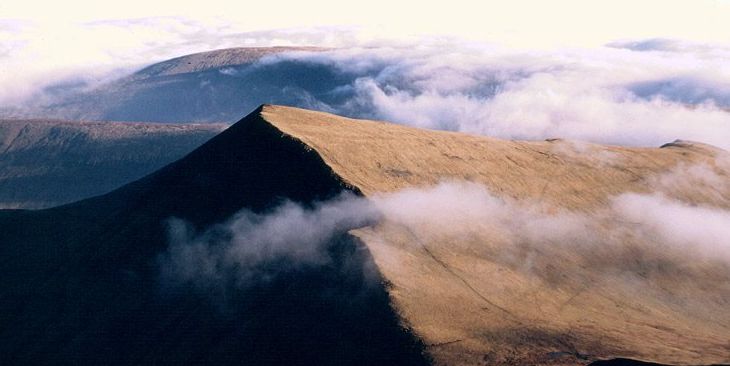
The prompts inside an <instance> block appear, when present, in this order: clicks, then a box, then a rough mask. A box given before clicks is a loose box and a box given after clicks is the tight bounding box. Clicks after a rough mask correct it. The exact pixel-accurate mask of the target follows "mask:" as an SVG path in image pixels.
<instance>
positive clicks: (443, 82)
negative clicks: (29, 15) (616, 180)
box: [0, 17, 730, 148]
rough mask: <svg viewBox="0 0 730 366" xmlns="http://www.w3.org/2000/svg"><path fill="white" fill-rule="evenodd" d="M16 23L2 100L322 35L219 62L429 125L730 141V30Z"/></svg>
mask: <svg viewBox="0 0 730 366" xmlns="http://www.w3.org/2000/svg"><path fill="white" fill-rule="evenodd" d="M13 27H15V28H13ZM13 27H6V28H8V29H11V31H10V33H8V34H11V36H10V38H12V41H13V42H14V43H13V42H8V43H6V44H17V45H21V46H17V47H16V48H17V49H16V50H15V51H12V55H11V57H6V58H4V59H3V58H0V67H3V68H4V69H9V70H16V72H11V73H4V74H3V75H2V76H0V85H7V86H10V87H8V88H3V89H2V90H3V91H2V92H0V106H6V107H7V106H17V105H19V103H20V102H22V101H24V100H25V101H31V102H32V103H31V104H34V105H42V104H44V102H49V101H50V102H49V103H46V104H52V102H57V103H59V104H60V105H67V103H65V102H64V99H63V97H62V95H63V92H64V91H67V92H73V91H78V90H82V91H85V90H93V88H94V87H96V86H98V85H100V84H104V83H106V82H109V81H110V80H112V79H114V78H115V77H119V76H120V75H122V74H124V73H125V72H128V71H129V70H130V69H132V68H134V67H139V66H141V65H142V64H144V63H146V62H151V61H159V60H162V59H165V58H168V57H173V56H178V55H181V54H186V53H191V52H196V51H204V50H209V49H216V48H224V47H233V46H270V45H319V46H328V47H339V49H335V50H331V51H329V52H317V53H312V52H310V53H306V52H299V53H289V54H281V55H274V56H269V57H266V58H265V59H263V60H261V61H260V62H259V63H258V64H256V65H249V66H244V67H240V68H235V67H230V68H227V69H225V70H222V73H221V74H220V75H221V76H222V77H224V78H226V80H230V79H233V80H235V78H236V77H237V74H238V77H240V76H241V75H251V74H253V73H261V75H268V76H266V77H267V78H268V79H266V78H264V77H262V78H260V80H256V82H258V83H261V84H260V85H258V84H257V85H252V84H250V83H251V79H250V78H249V79H245V78H244V79H242V80H243V81H241V82H246V83H247V84H246V85H251V87H250V88H247V90H270V89H271V85H275V86H276V87H277V88H278V89H277V92H276V93H275V92H274V91H271V94H272V95H269V94H265V93H264V94H262V95H261V98H264V100H261V102H269V103H272V102H274V103H275V102H277V101H278V102H283V103H288V104H293V105H296V106H300V107H306V108H315V109H319V110H324V111H328V112H334V113H339V114H344V115H348V116H352V117H362V118H376V119H384V120H389V121H393V122H397V123H403V124H409V125H413V126H417V127H423V128H431V129H443V130H452V131H461V132H467V133H474V134H483V135H490V136H495V137H502V138H512V139H529V140H539V139H546V138H555V137H560V138H568V139H577V140H585V141H591V142H600V143H611V144H620V145H641V146H659V145H661V144H664V143H666V142H669V141H673V140H675V139H687V140H697V141H700V142H706V143H710V144H713V145H716V146H720V147H724V148H730V142H728V141H730V111H728V108H729V107H730V62H728V60H730V46H729V45H726V44H711V43H692V42H689V41H677V40H670V39H649V40H639V41H624V42H616V43H612V44H609V46H608V47H597V48H572V49H567V48H553V49H529V48H521V49H520V48H517V49H516V48H510V47H504V46H500V45H497V44H490V43H485V42H470V41H465V40H463V39H457V38H453V37H451V38H445V37H442V38H439V37H420V38H400V39H388V38H384V37H382V36H378V35H373V34H369V33H368V32H367V31H366V30H364V29H359V28H355V27H322V28H306V29H281V30H270V31H255V32H250V31H248V32H246V31H242V30H241V28H238V27H236V26H235V25H232V24H230V23H226V22H223V21H220V22H216V21H209V22H202V21H192V20H189V19H186V18H175V17H164V18H144V19H132V20H124V19H121V20H106V21H95V22H87V23H82V24H75V25H67V24H65V25H63V27H65V28H67V29H65V30H64V31H62V32H59V34H63V35H73V37H66V36H63V37H60V36H59V38H58V39H53V40H44V39H43V36H42V35H45V34H47V33H49V31H50V30H49V29H44V28H43V27H48V26H47V25H38V24H25V25H23V27H25V28H24V30H23V31H16V30H17V25H16V26H13ZM13 29H15V30H13ZM6 38H7V37H6ZM22 45H24V46H22ZM70 49H74V50H77V51H78V52H68V50H70ZM5 52H6V53H7V52H11V51H5ZM3 60H4V61H3ZM80 65H83V66H86V69H85V71H83V72H82V71H81V69H79V66H80ZM311 65H314V66H316V67H318V68H319V69H318V70H327V71H326V72H325V71H322V74H321V75H319V74H317V75H314V76H312V77H309V79H307V77H308V75H313V74H312V73H313V72H315V71H316V70H314V71H313V70H312V69H311V68H308V67H309V66H311ZM277 67H280V68H279V69H276V68H277ZM267 70H268V71H269V73H266V71H267ZM271 70H276V71H277V72H270V71H271ZM284 75H286V76H284ZM315 76H316V77H315ZM287 83H289V84H287ZM69 85H71V86H73V87H71V88H68V87H67V86H69ZM209 86H210V88H208V90H211V91H209V92H210V93H213V91H212V90H217V89H216V88H215V87H214V85H213V84H210V85H209ZM267 87H268V89H267ZM201 90H204V88H201ZM190 92H193V91H190ZM200 92H201V93H203V92H204V91H200ZM71 95H72V96H73V98H77V99H78V98H79V96H78V95H79V94H78V93H77V94H73V93H71ZM250 98H254V99H256V97H250ZM266 98H269V99H270V98H273V100H269V99H266ZM82 99H83V98H82ZM233 99H234V98H231V100H233ZM257 101H259V100H258V99H257ZM252 103H253V102H252ZM170 108H175V106H170ZM229 109H230V110H231V111H232V110H235V108H229ZM41 110H43V111H47V109H41ZM161 110H165V108H161ZM219 112H220V111H216V113H219ZM226 112H227V113H231V112H230V111H228V110H226ZM216 113H212V114H213V115H215V116H219V115H220V114H216ZM245 113H246V111H241V112H240V114H241V115H243V114H245ZM82 114H83V113H82ZM237 117H240V116H237ZM160 118H162V117H160Z"/></svg>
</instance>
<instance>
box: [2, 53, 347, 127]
mask: <svg viewBox="0 0 730 366" xmlns="http://www.w3.org/2000/svg"><path fill="white" fill-rule="evenodd" d="M325 50H326V49H322V48H315V47H249V48H230V49H222V50H216V51H210V52H203V53H196V54H191V55H187V56H182V57H177V58H173V59H170V60H167V61H163V62H160V63H156V64H153V65H150V66H147V67H145V68H143V69H142V70H139V71H137V72H135V73H133V74H131V75H128V76H124V77H121V78H118V79H116V80H113V81H110V82H108V83H105V84H101V85H96V86H90V85H87V84H86V83H83V82H72V81H67V82H62V83H60V84H58V85H52V86H50V87H48V88H46V89H45V90H44V91H43V92H42V95H43V97H37V98H35V99H36V100H38V102H35V103H31V104H29V105H25V106H22V107H15V108H4V109H0V117H5V118H7V117H12V118H55V119H64V120H87V121H132V122H178V123H185V122H227V123H233V122H235V121H237V120H238V119H239V118H240V116H241V115H243V114H245V113H247V112H248V111H251V110H253V109H254V108H256V107H257V106H258V105H260V104H261V103H263V102H274V103H281V104H292V105H299V106H303V107H307V106H309V107H312V105H311V103H312V101H313V100H315V99H316V98H324V99H323V100H335V99H337V98H340V97H339V96H337V95H331V94H332V90H333V89H334V88H335V87H336V86H338V85H341V84H343V79H345V78H347V80H350V79H351V78H353V77H354V76H351V75H344V74H342V73H341V72H339V71H338V70H337V69H336V68H334V67H331V66H329V65H316V64H313V63H309V62H307V61H303V60H287V59H282V60H277V59H273V60H274V61H275V62H259V61H261V60H262V59H264V58H266V57H270V58H271V57H275V56H277V55H283V54H287V53H293V52H297V53H315V52H322V51H325Z"/></svg>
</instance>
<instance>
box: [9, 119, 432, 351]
mask: <svg viewBox="0 0 730 366" xmlns="http://www.w3.org/2000/svg"><path fill="white" fill-rule="evenodd" d="M342 191H352V192H355V193H357V190H353V188H352V187H349V186H347V185H345V184H344V183H343V182H342V181H340V180H339V179H338V178H337V177H336V176H335V175H333V174H332V171H331V170H330V169H329V168H328V167H327V166H326V165H325V164H323V163H322V161H321V159H320V158H319V157H318V156H317V154H315V153H314V152H313V151H311V150H307V149H304V148H303V146H302V145H301V143H299V142H297V141H295V140H293V139H291V138H288V137H286V136H283V135H282V134H281V133H280V132H279V131H278V130H276V129H275V128H273V127H272V126H271V125H269V124H267V123H265V122H263V120H262V119H261V118H260V117H259V116H258V113H254V114H252V115H251V116H249V117H248V118H246V119H244V120H242V121H241V122H239V123H238V124H236V125H235V126H233V127H231V128H230V129H228V130H227V131H225V132H224V133H222V134H220V135H219V136H217V137H215V138H214V139H212V140H211V141H209V142H208V143H206V144H205V145H203V146H202V147H200V148H199V149H197V150H196V151H194V152H193V153H191V154H190V155H189V156H187V157H186V158H185V159H183V160H180V161H178V162H176V163H174V164H172V165H169V166H167V167H165V168H164V169H162V170H160V171H158V172H157V173H155V174H152V175H150V176H148V177H146V178H144V179H142V180H140V181H137V182H135V183H132V184H130V185H127V186H125V187H123V188H121V189H119V190H117V191H114V192H112V193H110V194H107V195H105V196H101V197H98V198H93V199H90V200H86V201H82V202H79V203H76V204H72V205H67V206H62V207H59V208H54V209H48V210H43V211H28V212H12V211H6V212H2V211H0V243H2V245H1V246H0V258H1V259H0V261H2V264H1V266H2V268H3V271H4V273H6V275H7V276H6V278H5V280H4V281H2V284H1V285H0V314H1V315H0V324H2V327H0V363H2V364H6V365H7V364H17V365H20V364H90V365H91V364H93V365H96V364H221V365H226V364H255V365H258V364H302V365H304V364H419V363H422V362H423V358H422V356H421V355H420V349H419V347H418V344H417V343H416V342H415V340H414V339H413V338H412V337H411V336H410V335H409V334H408V333H407V332H405V331H404V330H403V329H402V328H401V326H400V325H399V324H398V319H397V318H396V317H395V315H394V314H393V313H392V311H391V309H390V307H389V305H388V304H389V299H388V296H387V293H386V292H385V290H384V289H383V288H382V286H381V282H380V281H379V280H378V278H377V272H376V271H375V269H374V267H373V264H372V259H371V258H370V257H369V255H368V253H367V251H363V250H359V249H358V244H356V243H355V241H354V240H353V239H352V238H350V237H348V236H344V235H336V236H335V238H334V239H333V240H332V242H331V244H330V247H329V249H328V250H329V251H330V252H331V253H332V257H333V258H336V260H333V261H332V262H331V263H329V264H327V265H324V266H317V267H314V268H308V267H297V268H293V269H291V270H282V271H280V272H279V275H278V276H277V277H276V278H273V279H270V280H269V281H266V282H265V283H264V282H262V283H260V284H257V283H255V282H254V283H250V284H248V285H247V287H246V288H245V289H240V288H238V287H237V286H235V285H232V287H231V288H226V289H224V290H225V291H223V292H225V293H229V294H230V296H224V297H217V296H211V294H210V293H207V292H206V291H202V292H201V290H199V289H195V288H192V287H185V286H183V287H179V286H168V285H167V284H166V283H165V281H164V280H161V278H160V273H159V265H158V260H159V255H161V253H162V252H164V250H165V248H166V247H167V234H166V231H167V227H166V226H167V220H168V219H170V218H172V217H175V218H180V219H184V220H186V221H187V222H188V223H190V224H191V225H192V226H193V227H194V228H204V227H206V226H208V225H210V224H212V223H215V222H220V221H222V220H224V219H225V218H227V217H229V216H231V215H232V214H234V213H235V212H236V211H238V210H239V209H241V208H247V209H249V210H251V211H253V212H263V211H266V210H267V209H269V208H270V207H272V206H273V205H276V204H278V202H279V200H280V199H282V198H284V197H286V198H288V199H290V200H292V201H295V202H302V203H305V204H306V203H308V202H312V201H315V200H323V199H327V198H330V197H333V196H335V195H337V194H339V193H340V192H342ZM343 234H344V233H343ZM211 299H212V300H211Z"/></svg>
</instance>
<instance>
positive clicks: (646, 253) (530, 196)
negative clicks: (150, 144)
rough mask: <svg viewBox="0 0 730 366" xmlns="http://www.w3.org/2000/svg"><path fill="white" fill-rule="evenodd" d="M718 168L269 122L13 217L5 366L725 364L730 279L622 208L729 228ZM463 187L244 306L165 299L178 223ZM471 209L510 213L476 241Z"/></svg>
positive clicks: (212, 222)
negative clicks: (669, 211)
mask: <svg viewBox="0 0 730 366" xmlns="http://www.w3.org/2000/svg"><path fill="white" fill-rule="evenodd" d="M718 154H722V152H719V151H715V150H712V149H705V148H697V146H696V145H692V144H687V143H681V144H675V146H669V147H666V148H663V149H647V148H624V147H612V146H600V145H593V144H585V143H575V142H569V141H561V140H554V141H547V142H520V141H502V140H497V139H491V138H484V137H476V136H468V135H464V134H457V133H448V132H433V131H424V130H419V129H413V128H407V127H403V126H397V125H390V124H385V123H382V122H372V121H357V120H351V119H346V118H341V117H337V116H333V115H329V114H324V113H318V112H311V111H304V110H299V109H293V108H286V107H277V106H263V107H262V108H260V109H258V110H257V111H255V112H254V113H252V114H251V115H249V116H248V117H246V118H244V119H243V120H242V121H240V122H239V123H237V124H236V125H234V126H232V127H231V128H229V129H228V130H226V131H225V132H223V133H222V134H220V135H218V136H217V137H215V138H213V139H212V140H210V141H209V142H208V143H206V144H204V145H203V146H201V147H200V148H199V149H197V150H195V151H193V152H192V153H190V154H189V155H187V156H186V157H185V158H183V159H181V160H179V161H177V162H175V163H173V164H170V165H168V166H167V167H165V168H163V169H161V170H159V171H157V172H156V173H154V174H151V175H149V176H147V177H145V178H143V179H141V180H138V181H136V182H134V183H131V184H129V185H127V186H125V187H122V188H121V189H118V190H116V191H114V192H112V193H110V194H107V195H104V196H100V197H97V198H93V199H88V200H85V201H81V202H77V203H74V204H70V205H66V206H62V207H57V208H54V209H48V210H42V211H37V212H23V211H21V212H15V211H7V212H0V243H2V245H0V261H2V265H3V268H4V269H5V273H6V280H5V281H3V282H2V283H1V284H0V299H2V302H0V306H1V307H2V308H1V309H0V310H1V311H0V324H3V326H4V327H3V328H1V329H0V347H1V348H0V360H1V361H2V363H3V364H27V363H59V362H60V363H67V364H98V363H105V364H131V363H134V364H152V363H156V364H167V363H169V364H200V363H215V364H241V363H243V364H281V363H288V364H343V363H345V364H422V363H425V362H428V361H433V362H435V363H437V364H497V365H500V364H501V365H522V364H550V365H558V364H565V365H576V364H589V363H591V362H593V361H595V360H599V359H611V358H616V357H627V358H633V359H641V360H648V361H654V362H658V363H665V364H710V363H722V362H725V360H727V359H728V357H729V356H728V353H729V352H730V349H729V348H728V347H727V329H728V327H730V315H729V314H728V311H727V306H726V305H727V303H730V288H728V284H727V277H728V273H730V271H729V270H728V266H727V265H726V264H724V263H723V262H717V261H715V260H714V259H712V258H710V259H712V260H707V259H706V258H705V259H700V260H696V258H695V257H691V256H690V257H688V256H687V255H686V254H687V253H686V252H682V251H677V250H676V249H677V248H680V247H676V248H675V247H669V250H661V251H659V250H653V249H652V248H653V247H654V246H655V245H660V246H659V247H661V248H662V249H666V247H665V246H661V245H664V244H665V243H664V241H663V240H660V239H661V238H662V237H661V236H652V235H651V234H652V233H653V232H652V231H646V232H645V233H644V232H643V234H642V235H640V236H637V235H635V233H636V232H637V230H636V228H642V230H644V229H646V224H645V223H642V222H641V218H642V215H639V216H638V217H632V218H631V220H627V219H626V218H625V217H619V215H618V214H622V213H625V211H621V210H623V209H625V208H626V207H624V206H625V205H624V206H620V205H619V206H616V202H617V201H616V198H617V197H620V196H621V195H623V194H626V193H629V194H635V195H638V196H636V197H638V198H640V199H641V201H639V202H641V203H657V202H658V203H659V204H660V205H659V206H657V207H659V208H661V207H664V206H661V205H664V204H665V203H666V202H665V201H662V199H666V200H676V201H677V202H680V203H681V205H680V204H676V203H675V201H669V202H670V204H669V205H668V206H667V207H672V208H677V207H679V208H680V209H682V210H684V209H687V207H689V208H690V209H691V208H692V207H701V208H703V209H707V210H710V211H707V212H709V213H710V214H716V211H712V210H725V209H727V208H728V207H730V194H728V192H730V187H726V185H727V184H726V183H727V181H728V180H727V179H723V178H727V177H728V176H729V172H728V170H727V167H725V166H724V165H723V163H722V161H721V160H720V159H718ZM677 176H679V177H685V178H686V177H690V178H691V179H689V180H688V179H684V178H682V179H678V178H677ZM716 178H717V179H716ZM444 180H450V181H459V182H461V183H459V184H461V185H455V186H451V188H450V190H446V191H445V192H446V194H445V195H443V194H442V195H441V196H440V197H441V198H442V199H441V200H440V201H439V200H437V201H434V202H435V203H434V204H432V205H431V206H428V205H426V206H423V205H422V206H418V205H416V207H417V208H418V210H414V211H412V213H414V214H417V215H400V216H398V215H391V216H388V215H387V214H388V211H387V210H386V211H385V214H386V215H385V216H380V217H378V218H379V219H380V220H379V221H378V222H375V223H370V222H369V223H368V225H359V226H356V227H342V228H338V230H339V231H337V232H335V233H334V234H333V237H332V240H331V241H330V242H328V243H327V246H326V247H324V249H325V250H326V251H327V258H329V259H330V260H329V261H324V262H317V263H315V265H299V266H287V264H289V263H287V262H285V261H274V262H267V263H265V265H267V266H274V267H276V268H277V272H276V276H274V277H273V278H266V280H264V281H254V282H253V283H246V284H245V285H244V286H242V285H241V283H240V282H241V281H239V280H240V279H239V278H237V277H235V272H234V273H233V274H232V275H226V276H223V277H219V278H220V279H222V281H219V282H214V283H212V284H211V285H210V286H208V287H200V286H196V285H195V284H189V283H183V284H182V285H179V284H177V285H175V286H171V285H170V284H167V283H164V281H161V280H160V255H161V254H164V253H166V251H167V250H168V248H169V245H170V241H171V238H170V237H168V234H169V231H168V227H167V223H168V220H169V219H170V218H173V217H174V218H177V219H180V220H184V222H186V223H187V224H188V229H187V230H189V231H190V233H185V234H186V235H187V236H186V237H192V238H193V240H192V241H193V243H192V244H194V245H197V244H200V243H199V242H196V240H197V239H196V238H198V237H200V236H201V235H202V236H203V237H204V238H205V239H206V240H212V241H214V242H215V241H216V240H227V239H230V238H226V233H227V232H226V231H225V230H218V229H217V228H220V225H221V224H225V223H227V222H229V220H231V218H232V217H233V218H234V219H235V218H236V217H238V216H236V215H237V213H239V214H240V212H241V211H240V210H242V209H244V210H246V212H248V213H253V214H255V215H258V214H266V213H267V212H270V211H271V210H272V209H275V208H276V207H279V206H280V205H281V203H282V202H284V201H286V200H290V201H293V202H296V203H298V205H299V206H301V207H304V208H308V207H316V203H315V202H323V201H329V200H331V199H333V198H335V197H338V196H339V195H340V194H341V193H342V192H343V191H345V192H350V193H351V195H353V196H359V197H361V198H359V199H360V200H361V199H362V197H364V198H366V199H368V200H369V201H370V202H376V203H377V202H382V200H384V199H386V200H387V198H383V197H384V194H385V195H386V196H387V194H390V193H395V192H401V191H402V190H403V189H409V188H414V187H416V188H418V189H417V191H418V192H426V194H425V195H419V196H417V197H420V198H424V199H429V197H430V196H429V194H428V187H431V186H433V185H436V184H438V183H439V182H442V181H444ZM464 182H471V183H464ZM718 182H719V185H718ZM424 190H425V191H424ZM460 190H467V191H466V193H467V194H466V195H464V194H463V193H464V192H460ZM442 192H443V191H442ZM472 193H473V194H472ZM655 195H658V198H657V197H654V196H655ZM459 197H461V199H463V200H465V201H466V202H467V203H469V201H474V200H477V199H478V201H477V203H478V204H482V203H484V204H487V205H488V206H489V205H491V206H490V207H491V208H492V209H491V210H488V211H486V213H487V215H486V216H484V215H481V216H480V215H475V216H473V217H471V216H466V220H462V219H461V218H462V217H461V214H460V213H459V212H460V206H459V205H458V204H454V201H455V199H456V198H459ZM464 197H466V198H464ZM632 197H633V196H632ZM632 197H629V198H632ZM636 197H633V198H636ZM634 201H635V200H633V201H632V200H624V201H619V203H621V202H623V203H624V204H626V202H629V203H630V202H634ZM400 202H401V201H397V202H396V203H400ZM403 202H406V201H403ZM428 202H429V201H427V203H428ZM406 203H408V202H406ZM412 203H413V200H411V201H410V203H408V204H404V205H400V206H401V207H398V205H392V206H396V207H397V208H408V206H409V204H412ZM457 203H458V202H457ZM678 205H679V206H678ZM645 206H649V205H645ZM655 206H656V205H655ZM470 207H472V208H475V207H476V206H473V205H472V206H470ZM386 208H387V207H386ZM629 208H631V207H629ZM476 211H477V213H478V211H479V210H476ZM646 212H651V211H646ZM406 213H407V212H406ZM430 213H440V215H431V214H430ZM450 217H455V218H459V220H453V219H450ZM484 217H487V219H484ZM566 217H567V218H570V220H569V221H562V220H563V219H565V218H566ZM411 218H413V219H411ZM556 218H559V219H560V220H557V221H556V220H555V219H556ZM515 220H516V221H515ZM535 223H547V224H546V225H537V226H534V224H535ZM642 225H644V226H642ZM211 228H212V229H211ZM555 228H560V229H561V230H559V231H556V230H554V229H555ZM297 229H299V230H302V231H304V230H303V228H301V227H300V228H294V229H293V230H297ZM350 229H352V230H350ZM209 230H212V231H213V232H214V234H213V235H212V237H213V239H210V238H208V237H206V236H205V235H207V234H206V233H207V232H208V231H209ZM221 232H222V234H221ZM617 243H618V244H620V245H617ZM204 244H205V243H204ZM242 245H245V240H244V241H243V244H242ZM203 248H205V247H203ZM202 253H203V254H205V252H202ZM197 254H200V253H197ZM191 257H194V256H191ZM689 259H692V260H691V261H690V260H689ZM233 267H236V266H235V265H234V266H233ZM214 277H215V276H214ZM627 280H628V281H627ZM410 331H412V332H413V333H410ZM39 349H42V350H44V352H37V350H39ZM424 350H425V352H426V354H422V351H424ZM110 355H111V356H110Z"/></svg>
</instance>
